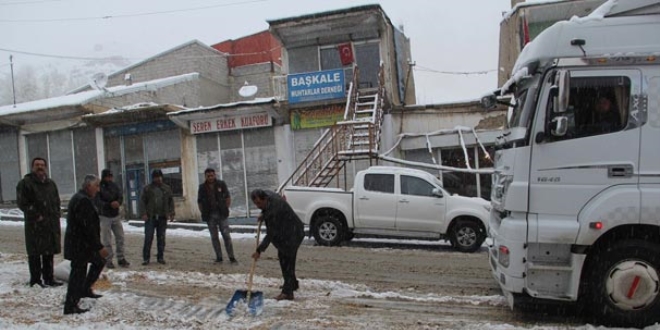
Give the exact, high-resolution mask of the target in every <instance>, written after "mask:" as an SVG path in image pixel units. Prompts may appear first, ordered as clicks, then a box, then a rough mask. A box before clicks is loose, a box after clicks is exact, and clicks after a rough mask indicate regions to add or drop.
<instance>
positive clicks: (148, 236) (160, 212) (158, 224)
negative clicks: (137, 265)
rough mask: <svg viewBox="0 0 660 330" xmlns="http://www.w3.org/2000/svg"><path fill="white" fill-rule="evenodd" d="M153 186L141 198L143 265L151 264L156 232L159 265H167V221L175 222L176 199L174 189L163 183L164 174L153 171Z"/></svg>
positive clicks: (146, 189) (159, 171)
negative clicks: (152, 246) (152, 244)
mask: <svg viewBox="0 0 660 330" xmlns="http://www.w3.org/2000/svg"><path fill="white" fill-rule="evenodd" d="M151 179H152V180H151V184H149V185H147V186H145V187H144V189H143V190H142V196H141V197H140V214H141V216H142V220H144V221H145V223H144V248H143V249H142V265H143V266H146V265H148V264H149V260H150V255H151V243H152V242H153V240H154V231H155V232H156V241H157V244H156V246H157V248H158V254H157V255H156V257H157V259H158V263H159V264H165V258H164V256H163V253H164V252H165V229H166V228H167V220H168V219H169V220H170V221H172V220H174V199H173V198H172V188H170V186H168V185H166V184H165V183H163V172H162V171H161V170H153V172H152V173H151Z"/></svg>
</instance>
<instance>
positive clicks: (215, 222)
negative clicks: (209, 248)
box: [206, 214, 234, 260]
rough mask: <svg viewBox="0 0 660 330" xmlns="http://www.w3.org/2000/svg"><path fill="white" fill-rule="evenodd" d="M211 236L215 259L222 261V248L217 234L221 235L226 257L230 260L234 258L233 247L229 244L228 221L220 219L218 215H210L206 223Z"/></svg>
mask: <svg viewBox="0 0 660 330" xmlns="http://www.w3.org/2000/svg"><path fill="white" fill-rule="evenodd" d="M206 225H207V226H208V228H209V233H210V234H211V244H213V251H215V257H216V259H218V260H220V259H222V248H221V247H220V238H219V237H218V232H220V233H221V234H222V240H223V241H224V242H225V249H227V256H228V257H229V258H230V259H233V258H234V246H233V244H232V242H231V233H230V232H231V230H230V229H229V220H227V218H222V217H221V216H220V215H219V214H211V217H210V219H209V220H208V222H207V223H206Z"/></svg>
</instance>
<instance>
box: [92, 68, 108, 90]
mask: <svg viewBox="0 0 660 330" xmlns="http://www.w3.org/2000/svg"><path fill="white" fill-rule="evenodd" d="M107 84H108V76H107V75H106V74H105V73H103V72H99V73H95V74H94V75H93V76H92V81H91V82H90V85H91V86H92V88H94V89H96V90H103V91H105V85H107Z"/></svg>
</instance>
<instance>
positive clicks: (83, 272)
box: [64, 252, 105, 309]
mask: <svg viewBox="0 0 660 330" xmlns="http://www.w3.org/2000/svg"><path fill="white" fill-rule="evenodd" d="M88 263H91V264H92V265H91V266H90V267H89V272H87V264H88ZM104 266H105V259H103V258H101V255H100V254H99V253H98V252H94V255H93V256H92V259H91V260H90V259H87V258H78V259H73V260H71V273H70V274H69V286H68V288H67V291H66V300H64V308H65V309H68V308H73V307H75V306H78V303H79V302H80V299H81V298H82V297H85V296H87V294H89V293H91V292H92V285H94V283H96V280H98V279H99V276H101V272H102V271H103V267H104Z"/></svg>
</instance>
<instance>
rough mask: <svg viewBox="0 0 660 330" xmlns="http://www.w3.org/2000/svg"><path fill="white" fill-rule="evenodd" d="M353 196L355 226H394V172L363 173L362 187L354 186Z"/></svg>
mask: <svg viewBox="0 0 660 330" xmlns="http://www.w3.org/2000/svg"><path fill="white" fill-rule="evenodd" d="M354 196H355V197H354V198H355V219H354V220H355V226H356V227H357V228H373V229H394V228H395V217H396V207H397V199H396V197H397V196H396V195H395V194H394V174H380V173H369V174H365V175H364V180H362V187H356V191H355V192H354Z"/></svg>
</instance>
